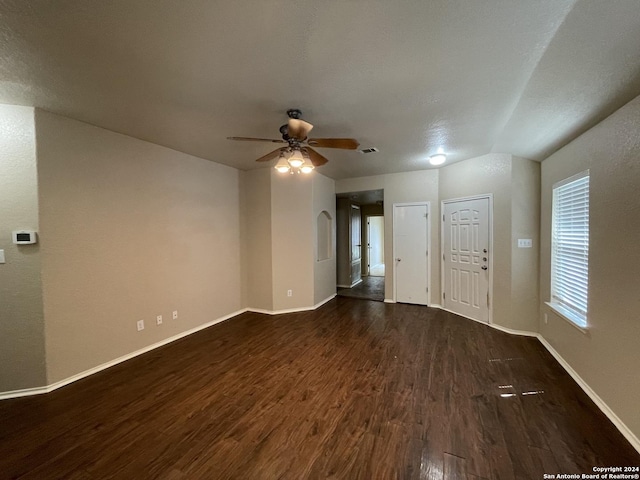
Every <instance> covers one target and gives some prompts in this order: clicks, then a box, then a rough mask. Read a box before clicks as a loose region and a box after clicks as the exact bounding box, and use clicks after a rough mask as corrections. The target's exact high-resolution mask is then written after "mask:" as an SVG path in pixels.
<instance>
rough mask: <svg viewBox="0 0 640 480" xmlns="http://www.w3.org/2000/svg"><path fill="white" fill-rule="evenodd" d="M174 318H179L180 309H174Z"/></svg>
mask: <svg viewBox="0 0 640 480" xmlns="http://www.w3.org/2000/svg"><path fill="white" fill-rule="evenodd" d="M173 319H174V320H177V319H178V310H174V311H173Z"/></svg>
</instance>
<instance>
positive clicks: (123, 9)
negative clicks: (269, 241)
mask: <svg viewBox="0 0 640 480" xmlns="http://www.w3.org/2000/svg"><path fill="white" fill-rule="evenodd" d="M0 38H1V39H2V41H1V43H0V103H10V104H20V105H31V106H35V107H40V108H43V109H46V110H49V111H52V112H55V113H58V114H61V115H65V116H68V117H71V118H75V119H78V120H82V121H85V122H88V123H91V124H94V125H97V126H100V127H104V128H108V129H110V130H114V131H116V132H121V133H125V134H128V135H131V136H133V137H137V138H140V139H143V140H148V141H150V142H154V143H157V144H160V145H165V146H167V147H171V148H174V149H176V150H180V151H183V152H187V153H190V154H193V155H196V156H199V157H203V158H206V159H209V160H213V161H215V162H219V163H223V164H227V165H231V166H233V167H236V168H240V169H251V168H258V167H264V165H263V164H262V165H260V164H256V163H255V162H254V160H255V159H256V158H258V157H260V156H262V155H264V154H265V153H267V152H269V151H270V150H273V148H274V146H273V145H270V144H268V143H265V144H260V143H240V142H232V141H229V140H226V137H227V136H257V137H269V138H279V133H278V127H279V126H280V125H282V124H283V123H285V122H286V119H287V117H286V114H285V111H286V110H287V109H288V108H292V107H296V108H300V109H301V110H302V111H303V113H304V115H303V118H304V119H305V120H307V121H309V122H311V123H313V124H314V126H315V128H314V130H313V134H314V135H315V136H318V137H336V136H346V137H354V138H357V139H358V140H359V141H360V143H361V145H362V147H377V148H378V149H379V152H378V153H373V154H366V155H365V154H361V153H358V152H354V151H337V150H329V149H324V150H322V153H323V154H324V155H325V156H326V157H328V158H329V160H330V162H329V163H328V164H327V165H325V166H323V167H321V168H320V169H319V171H320V172H321V173H323V174H325V175H327V176H329V177H333V178H347V177H355V176H362V175H375V174H382V173H392V172H400V171H410V170H417V169H424V168H430V167H429V165H428V162H427V157H428V156H429V155H431V154H433V153H435V152H436V151H437V150H438V149H439V148H441V149H443V150H444V151H445V152H446V153H447V154H448V156H449V158H448V162H455V161H460V160H464V159H467V158H470V157H474V156H478V155H482V154H485V153H488V152H507V153H513V154H515V155H518V156H522V157H526V158H531V159H535V160H542V159H544V158H545V157H546V156H548V155H549V154H550V153H552V152H554V151H555V150H557V149H558V148H559V147H561V146H562V145H564V144H566V143H567V142H568V141H570V140H571V139H573V138H575V137H576V136H577V135H578V134H580V133H581V132H582V131H584V130H586V129H587V128H589V127H591V126H592V125H594V124H595V123H597V122H598V121H600V120H601V119H603V118H604V117H605V116H607V115H608V114H610V113H611V112H613V111H614V110H615V109H616V108H618V107H620V106H621V105H623V104H624V103H626V102H627V101H629V100H630V99H632V98H634V97H635V96H637V95H638V94H640V2H639V1H638V0H611V1H602V0H577V1H576V0H536V1H531V0H431V1H426V0H405V1H398V2H392V1H388V0H368V1H367V0H323V1H318V0H315V1H312V0H301V1H295V2H294V1H291V0H254V1H249V0H235V1H231V0H228V1H213V0H181V1H175V0H109V1H103V2H97V1H92V0H65V1H59V2H52V1H50V0H13V1H8V0H0Z"/></svg>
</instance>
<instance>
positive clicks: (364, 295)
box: [338, 276, 384, 302]
mask: <svg viewBox="0 0 640 480" xmlns="http://www.w3.org/2000/svg"><path fill="white" fill-rule="evenodd" d="M338 296H340V297H349V298H360V299H365V300H375V301H377V302H384V277H372V276H369V277H362V282H360V283H359V284H358V285H356V286H355V287H352V288H338Z"/></svg>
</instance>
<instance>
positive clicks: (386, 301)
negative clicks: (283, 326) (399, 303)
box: [384, 298, 396, 303]
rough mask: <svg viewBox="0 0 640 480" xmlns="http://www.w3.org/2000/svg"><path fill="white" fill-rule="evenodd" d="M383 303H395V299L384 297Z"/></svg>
mask: <svg viewBox="0 0 640 480" xmlns="http://www.w3.org/2000/svg"><path fill="white" fill-rule="evenodd" d="M384 303H396V301H395V300H392V299H391V298H385V299H384Z"/></svg>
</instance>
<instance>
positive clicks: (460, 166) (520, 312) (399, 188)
mask: <svg viewBox="0 0 640 480" xmlns="http://www.w3.org/2000/svg"><path fill="white" fill-rule="evenodd" d="M539 183H540V164H539V163H536V162H532V161H530V160H525V159H521V158H513V157H512V156H511V155H508V154H489V155H484V156H482V157H477V158H473V159H470V160H466V161H464V162H459V163H454V164H452V165H448V166H445V167H442V168H440V169H437V170H435V169H433V170H421V171H416V172H408V173H398V174H392V175H379V176H374V177H361V178H352V179H346V180H338V181H337V182H336V192H337V193H344V192H357V191H364V190H374V189H380V188H382V189H384V212H385V264H386V265H387V269H386V275H385V297H386V298H387V299H392V298H393V288H394V287H393V267H394V265H393V244H392V242H393V231H392V226H393V204H394V203H405V202H416V201H428V202H430V204H431V223H430V228H431V253H432V255H431V272H430V283H431V303H432V304H435V305H437V304H440V303H441V300H440V299H441V288H440V287H441V273H440V258H441V253H440V226H441V222H440V221H439V220H440V215H441V214H440V202H441V201H442V200H449V199H453V198H461V197H469V196H474V195H481V194H491V195H492V196H493V236H494V237H493V250H494V258H493V269H494V271H493V302H494V303H493V319H492V321H493V322H494V323H496V324H499V325H502V326H504V327H507V328H511V329H516V330H525V331H531V332H535V331H536V330H537V315H538V307H537V299H538V294H537V290H538V289H537V287H536V283H537V282H538V253H537V250H538V249H537V246H538V245H539V243H538V241H539V240H538V233H537V232H538V225H539V208H538V203H539V202H538V200H537V199H538V192H539ZM512 219H515V220H512ZM518 238H531V239H532V240H533V241H534V248H531V249H518V248H517V239H518ZM338 248H339V246H338Z"/></svg>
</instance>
